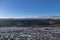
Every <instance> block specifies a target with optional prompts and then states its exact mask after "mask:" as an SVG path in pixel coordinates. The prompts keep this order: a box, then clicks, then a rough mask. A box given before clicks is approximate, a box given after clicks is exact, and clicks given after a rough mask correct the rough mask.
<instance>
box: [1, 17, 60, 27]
mask: <svg viewBox="0 0 60 40" xmlns="http://www.w3.org/2000/svg"><path fill="white" fill-rule="evenodd" d="M55 24H59V25H60V16H51V17H46V16H45V17H40V18H17V17H16V18H0V27H31V26H49V25H55Z"/></svg>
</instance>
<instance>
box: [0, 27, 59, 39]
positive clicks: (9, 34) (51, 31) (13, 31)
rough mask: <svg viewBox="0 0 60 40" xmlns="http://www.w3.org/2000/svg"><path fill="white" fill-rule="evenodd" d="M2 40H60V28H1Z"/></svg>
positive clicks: (0, 37)
mask: <svg viewBox="0 0 60 40" xmlns="http://www.w3.org/2000/svg"><path fill="white" fill-rule="evenodd" d="M0 40H60V28H53V27H43V28H32V27H26V28H25V27H1V28H0Z"/></svg>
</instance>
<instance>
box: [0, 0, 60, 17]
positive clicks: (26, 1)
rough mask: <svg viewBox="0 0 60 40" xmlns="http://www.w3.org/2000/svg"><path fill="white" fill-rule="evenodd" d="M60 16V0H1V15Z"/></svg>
mask: <svg viewBox="0 0 60 40" xmlns="http://www.w3.org/2000/svg"><path fill="white" fill-rule="evenodd" d="M41 16H60V0H0V17H41Z"/></svg>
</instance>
